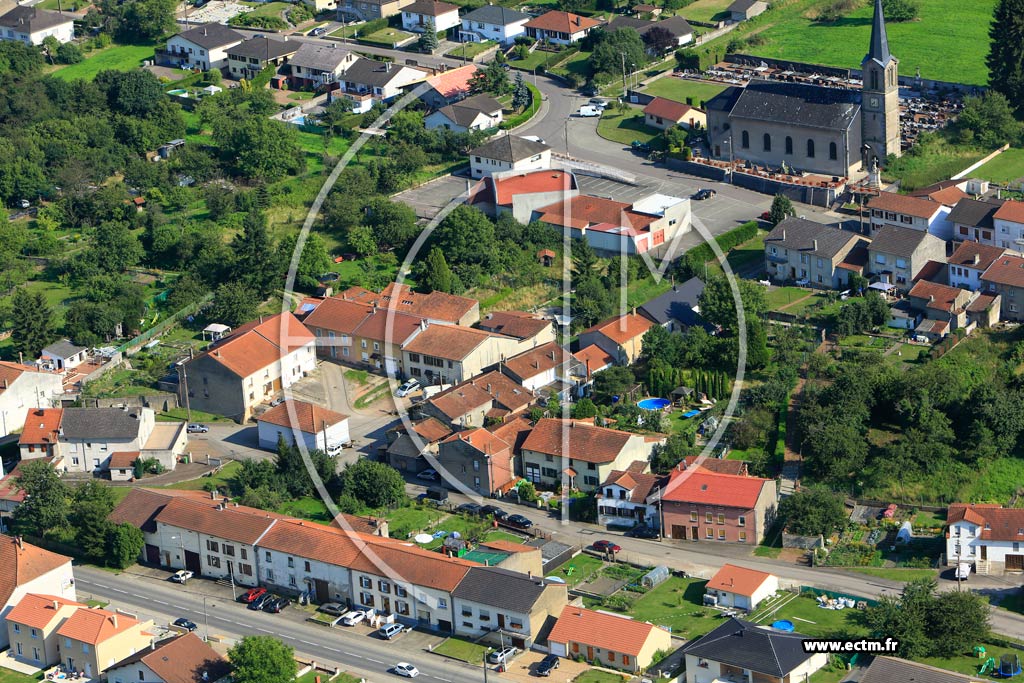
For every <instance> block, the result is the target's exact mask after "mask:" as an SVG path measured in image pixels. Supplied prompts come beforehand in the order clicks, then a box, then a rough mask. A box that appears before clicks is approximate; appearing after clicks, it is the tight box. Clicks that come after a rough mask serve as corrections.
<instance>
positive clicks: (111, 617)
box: [110, 613, 117, 628]
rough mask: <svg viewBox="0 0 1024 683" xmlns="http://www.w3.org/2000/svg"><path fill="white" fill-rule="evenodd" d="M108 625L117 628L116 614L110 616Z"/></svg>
mask: <svg viewBox="0 0 1024 683" xmlns="http://www.w3.org/2000/svg"><path fill="white" fill-rule="evenodd" d="M110 623H111V624H113V625H114V628H117V614H116V613H115V614H111V615H110Z"/></svg>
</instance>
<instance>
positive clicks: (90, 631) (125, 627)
mask: <svg viewBox="0 0 1024 683" xmlns="http://www.w3.org/2000/svg"><path fill="white" fill-rule="evenodd" d="M152 627H153V622H152V621H151V620H150V621H139V620H138V619H135V618H134V617H130V616H128V615H127V614H120V613H118V612H111V611H109V610H105V609H101V608H99V607H85V606H82V607H79V608H77V609H76V610H75V611H74V612H72V613H71V615H70V616H68V618H67V619H65V620H64V621H62V622H61V624H60V625H59V626H58V627H57V631H56V634H57V642H58V643H59V644H60V663H61V666H63V667H65V668H66V669H67V670H70V671H81V672H83V673H84V675H85V677H86V678H99V677H100V676H101V674H103V673H104V672H105V671H106V670H107V669H108V668H109V667H111V666H113V665H114V664H116V663H117V662H119V661H121V660H122V659H124V658H126V657H128V656H129V655H133V654H135V653H136V652H138V651H140V650H144V649H147V648H149V647H150V645H151V643H152V642H153V634H152V633H149V632H148V630H147V629H150V628H152Z"/></svg>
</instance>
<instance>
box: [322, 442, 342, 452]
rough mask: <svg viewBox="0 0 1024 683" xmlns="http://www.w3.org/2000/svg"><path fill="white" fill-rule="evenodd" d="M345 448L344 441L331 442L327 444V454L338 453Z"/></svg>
mask: <svg viewBox="0 0 1024 683" xmlns="http://www.w3.org/2000/svg"><path fill="white" fill-rule="evenodd" d="M343 448H345V444H343V443H329V444H327V450H326V453H327V455H337V454H338V453H341V450H342V449H343Z"/></svg>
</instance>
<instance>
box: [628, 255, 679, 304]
mask: <svg viewBox="0 0 1024 683" xmlns="http://www.w3.org/2000/svg"><path fill="white" fill-rule="evenodd" d="M657 263H658V262H657V260H655V264H657ZM671 288H672V281H671V280H669V279H668V278H667V277H663V278H662V279H661V282H656V281H655V280H654V278H653V277H645V278H641V279H639V280H634V281H633V282H631V283H629V285H627V287H626V305H627V306H630V307H632V306H639V305H640V304H642V303H644V302H646V301H650V300H651V299H653V298H654V297H656V296H661V295H662V294H664V293H665V292H667V291H668V290H670V289H671Z"/></svg>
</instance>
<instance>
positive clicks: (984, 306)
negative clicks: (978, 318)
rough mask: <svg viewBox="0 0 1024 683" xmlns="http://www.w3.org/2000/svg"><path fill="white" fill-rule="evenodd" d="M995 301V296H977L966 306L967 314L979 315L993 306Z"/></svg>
mask: <svg viewBox="0 0 1024 683" xmlns="http://www.w3.org/2000/svg"><path fill="white" fill-rule="evenodd" d="M995 301H996V295H995V294H979V295H978V296H976V297H975V298H974V300H973V301H971V303H969V304H967V311H968V312H969V313H981V312H982V311H987V310H988V308H989V306H991V305H992V304H994V303H995Z"/></svg>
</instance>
